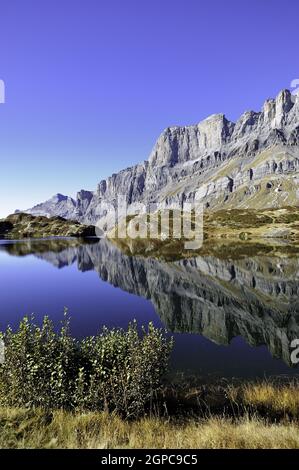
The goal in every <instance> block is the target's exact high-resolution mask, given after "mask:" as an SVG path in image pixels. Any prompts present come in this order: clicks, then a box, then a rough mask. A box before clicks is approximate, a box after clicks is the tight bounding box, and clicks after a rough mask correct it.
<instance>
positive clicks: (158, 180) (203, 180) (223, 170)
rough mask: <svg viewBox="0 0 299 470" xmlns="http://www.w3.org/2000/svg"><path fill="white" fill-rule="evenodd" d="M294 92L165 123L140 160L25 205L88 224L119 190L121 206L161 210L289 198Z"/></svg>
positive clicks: (297, 159) (296, 140)
mask: <svg viewBox="0 0 299 470" xmlns="http://www.w3.org/2000/svg"><path fill="white" fill-rule="evenodd" d="M298 144H299V95H297V96H295V95H292V94H291V93H290V91H289V90H283V91H281V92H280V93H279V94H278V96H277V97H276V99H268V100H267V101H266V102H265V103H264V105H263V108H262V110H261V111H260V112H255V111H247V112H245V113H244V114H243V115H242V116H241V117H240V119H239V120H238V121H237V122H236V123H233V122H231V121H229V120H227V118H226V117H225V116H224V115H223V114H214V115H212V116H210V117H208V118H207V119H205V120H203V121H202V122H200V123H199V124H197V125H194V126H185V127H179V126H175V127H169V128H167V129H166V130H165V131H164V132H163V133H162V134H161V135H160V137H159V138H158V140H157V142H156V144H155V146H154V148H153V150H152V152H151V154H150V156H149V159H148V160H147V161H144V162H142V163H140V164H137V165H135V166H133V167H130V168H127V169H124V170H122V171H120V172H119V173H116V174H113V175H112V176H110V177H109V178H107V179H105V180H103V181H101V182H100V183H99V184H98V186H97V188H96V190H95V191H94V192H91V191H85V190H82V191H80V192H78V194H77V197H76V200H74V199H72V198H69V197H67V196H62V195H56V196H54V197H53V198H52V199H50V200H48V201H46V202H44V203H42V204H38V205H37V206H35V207H33V208H31V209H28V210H27V211H26V212H28V213H30V214H34V215H46V216H53V215H59V216H63V217H65V218H68V219H74V220H78V221H80V222H83V223H88V224H90V223H91V224H96V223H97V222H98V220H100V219H102V218H105V217H107V213H108V215H109V207H111V205H113V206H114V207H116V204H117V198H118V196H119V195H123V196H124V197H125V199H126V202H127V204H128V212H129V213H135V212H136V207H137V205H138V203H142V204H143V205H144V206H145V207H146V206H148V205H149V204H150V203H156V204H159V206H160V207H162V208H168V207H171V206H172V205H173V204H176V205H177V204H179V206H182V205H183V204H184V203H185V202H190V203H193V202H194V199H195V196H196V195H197V196H199V197H200V199H201V201H202V202H203V204H204V207H205V209H206V210H208V211H213V210H218V209H219V208H221V209H222V208H228V209H229V208H240V207H241V208H247V207H248V208H250V207H254V208H264V207H282V206H286V205H296V204H297V192H298V189H299V146H298Z"/></svg>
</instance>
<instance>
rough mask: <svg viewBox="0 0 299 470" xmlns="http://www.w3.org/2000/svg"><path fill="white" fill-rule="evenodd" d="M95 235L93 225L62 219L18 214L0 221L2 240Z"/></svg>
mask: <svg viewBox="0 0 299 470" xmlns="http://www.w3.org/2000/svg"><path fill="white" fill-rule="evenodd" d="M94 235H95V228H94V226H92V225H89V226H88V225H82V224H80V223H79V222H77V221H71V220H66V219H64V218H62V217H58V216H57V217H50V218H48V217H44V216H33V215H31V214H25V213H17V214H12V215H9V216H8V217H7V218H6V219H2V220H0V238H10V239H21V238H45V237H90V236H94Z"/></svg>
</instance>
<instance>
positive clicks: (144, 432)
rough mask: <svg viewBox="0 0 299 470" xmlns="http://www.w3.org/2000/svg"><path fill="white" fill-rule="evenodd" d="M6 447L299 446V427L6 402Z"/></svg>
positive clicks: (0, 421)
mask: <svg viewBox="0 0 299 470" xmlns="http://www.w3.org/2000/svg"><path fill="white" fill-rule="evenodd" d="M0 447H1V448H82V449H83V448H84V449H85V448H109V449H113V448H157V449H158V448H165V449H167V448H199V449H203V448H299V427H298V425H297V424H294V423H281V424H273V423H272V424H271V423H267V421H265V420H262V419H259V418H248V417H244V418H242V419H237V420H235V421H233V420H231V419H225V418H219V417H218V418H213V417H211V418H208V419H205V420H199V419H197V420H196V419H192V420H189V421H188V422H186V423H183V424H176V423H173V422H171V421H169V420H166V419H159V418H143V419H140V420H137V421H129V422H128V421H124V420H122V419H121V418H119V417H118V416H116V415H114V414H107V413H105V412H101V413H91V412H90V413H84V414H83V413H81V414H72V413H70V412H66V411H54V412H53V413H50V414H49V413H46V412H45V411H42V410H40V409H36V410H32V411H29V410H25V409H12V408H11V409H9V408H2V409H1V408H0Z"/></svg>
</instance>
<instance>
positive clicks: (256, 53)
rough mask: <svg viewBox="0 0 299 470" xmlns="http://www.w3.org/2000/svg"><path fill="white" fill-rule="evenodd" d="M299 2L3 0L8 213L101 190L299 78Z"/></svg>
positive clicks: (0, 206) (1, 126)
mask: <svg viewBox="0 0 299 470" xmlns="http://www.w3.org/2000/svg"><path fill="white" fill-rule="evenodd" d="M298 18H299V2H298V1H297V0H284V1H283V2H282V1H276V0H251V1H240V0H239V1H237V0H226V1H225V2H224V1H221V0H214V1H210V0H202V1H200V0H184V1H182V0H181V1H178V0H151V1H149V0H109V1H108V0H106V1H103V0H84V1H83V0H43V1H40V0H1V3H0V50H1V54H0V79H2V80H4V81H5V84H6V104H5V105H0V163H1V166H0V169H1V179H0V216H4V215H7V213H9V212H12V211H14V210H15V209H16V208H20V209H21V208H27V207H30V206H31V205H33V204H34V203H37V202H40V201H42V200H44V199H47V198H49V197H51V196H52V195H53V194H54V193H57V192H62V193H65V194H70V195H75V193H76V191H77V190H80V189H81V188H85V189H94V188H95V186H96V184H97V182H99V181H100V180H101V179H102V178H103V177H106V176H108V175H109V174H111V173H112V172H115V171H118V170H120V169H122V168H124V167H127V166H130V165H132V164H134V163H137V162H139V161H142V160H144V159H146V158H147V157H148V154H149V152H150V150H151V148H152V146H153V144H154V142H155V140H156V138H157V137H158V135H159V133H160V132H161V131H162V130H163V129H164V128H165V127H167V126H169V125H174V124H179V125H180V124H182V125H186V124H194V123H196V122H198V121H200V120H201V119H203V118H205V117H206V116H208V115H209V114H213V113H217V112H224V113H225V114H226V115H227V117H228V118H229V119H232V120H235V119H237V118H238V116H239V115H240V114H241V113H242V112H243V111H245V110H247V109H256V110H258V109H260V107H261V106H262V103H263V101H264V100H265V99H266V98H268V97H271V96H275V95H276V94H277V93H278V91H279V90H280V89H282V88H287V87H290V83H291V81H292V80H293V79H296V78H299V66H298V44H299V29H298Z"/></svg>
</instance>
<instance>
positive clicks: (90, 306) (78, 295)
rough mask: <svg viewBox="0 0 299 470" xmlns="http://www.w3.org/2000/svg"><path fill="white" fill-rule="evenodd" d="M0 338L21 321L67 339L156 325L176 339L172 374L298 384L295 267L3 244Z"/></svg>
mask: <svg viewBox="0 0 299 470" xmlns="http://www.w3.org/2000/svg"><path fill="white" fill-rule="evenodd" d="M0 292H1V303H0V329H1V330H4V329H6V327H7V325H8V324H9V325H11V326H12V327H13V328H15V327H17V325H18V323H19V321H20V319H21V318H22V317H23V316H24V315H25V314H31V313H34V315H35V318H36V321H38V322H39V321H40V320H41V319H42V317H43V316H44V315H46V314H47V315H49V316H50V317H51V318H52V320H53V321H54V322H55V324H57V325H59V322H60V320H61V319H62V317H63V310H64V307H67V308H68V309H69V312H70V315H71V317H72V333H73V335H74V336H77V337H83V336H86V335H93V334H95V333H96V332H97V331H98V330H99V329H100V328H101V327H102V326H103V325H106V326H108V327H112V326H121V327H127V325H128V323H129V322H130V321H131V320H132V319H137V321H138V323H139V324H147V323H148V322H149V321H152V322H153V323H154V324H155V325H157V326H161V327H166V328H167V330H168V331H170V332H172V333H173V335H174V338H175V348H174V351H173V354H172V362H171V366H172V370H173V371H183V372H185V373H192V374H201V375H204V376H224V377H231V376H235V377H248V378H249V377H256V376H259V377H262V376H271V375H278V374H287V375H294V374H295V375H297V374H298V369H296V368H294V366H291V361H290V352H291V350H290V342H291V340H292V339H294V338H299V300H298V292H299V257H291V258H288V257H279V258H278V257H275V256H266V255H265V256H264V255H263V256H258V257H255V256H253V257H251V258H244V257H243V258H240V259H234V260H232V259H222V258H217V257H216V256H215V255H214V256H213V255H206V256H201V257H196V258H193V259H188V260H181V261H176V262H164V261H160V260H155V259H144V258H141V257H131V256H126V255H124V254H123V253H122V252H121V251H119V250H118V249H117V248H116V247H115V246H114V245H112V244H110V243H108V242H106V241H104V240H102V241H97V242H96V241H93V242H91V241H90V242H89V243H82V242H80V241H78V240H74V239H71V240H70V239H69V240H66V239H55V240H54V239H52V240H43V241H39V240H35V241H33V240H28V241H18V242H8V241H4V240H2V241H0Z"/></svg>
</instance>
